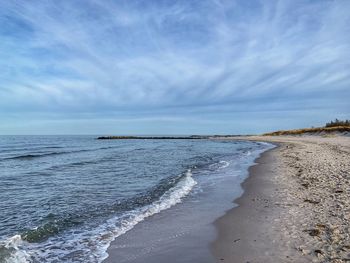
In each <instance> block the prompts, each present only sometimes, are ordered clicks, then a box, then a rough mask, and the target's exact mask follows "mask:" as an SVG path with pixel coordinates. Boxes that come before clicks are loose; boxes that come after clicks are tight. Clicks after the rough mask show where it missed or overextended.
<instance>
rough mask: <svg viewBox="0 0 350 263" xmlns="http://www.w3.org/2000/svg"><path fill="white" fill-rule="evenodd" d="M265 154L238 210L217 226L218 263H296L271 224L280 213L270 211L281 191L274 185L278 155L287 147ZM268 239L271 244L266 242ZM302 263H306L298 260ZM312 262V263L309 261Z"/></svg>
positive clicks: (247, 183)
mask: <svg viewBox="0 0 350 263" xmlns="http://www.w3.org/2000/svg"><path fill="white" fill-rule="evenodd" d="M274 145H275V146H276V147H275V148H273V149H270V150H267V151H266V152H264V153H262V154H261V156H260V157H258V158H257V159H256V160H255V164H254V165H252V166H250V167H249V170H248V172H249V176H248V177H247V178H246V179H245V180H244V181H243V182H242V184H241V187H242V189H243V194H242V195H241V196H240V197H238V198H237V199H235V200H233V203H234V204H236V206H235V207H233V208H232V209H230V210H229V211H227V212H226V213H225V215H224V216H222V217H220V218H218V219H217V220H216V221H215V222H214V225H215V227H216V229H217V231H218V236H217V238H216V240H215V241H214V242H212V244H211V247H210V249H211V251H212V253H213V255H214V257H215V258H216V259H217V261H218V262H295V260H296V259H295V257H293V259H290V251H288V250H286V248H285V247H282V246H280V245H278V242H279V240H280V239H281V236H279V234H278V233H277V232H275V231H271V230H272V229H271V228H270V225H269V220H270V219H271V218H273V217H278V213H279V212H280V211H275V210H272V209H271V208H270V203H271V202H273V201H275V200H271V195H273V192H274V191H275V188H276V187H278V185H276V184H275V183H273V182H272V181H271V178H270V177H271V174H272V173H273V169H274V167H275V166H276V165H277V160H276V154H278V151H279V150H280V148H281V147H283V146H286V145H285V144H284V143H274ZM267 237H268V238H269V239H271V242H265V241H266V239H267ZM298 262H304V261H302V259H301V258H298ZM305 262H308V261H305Z"/></svg>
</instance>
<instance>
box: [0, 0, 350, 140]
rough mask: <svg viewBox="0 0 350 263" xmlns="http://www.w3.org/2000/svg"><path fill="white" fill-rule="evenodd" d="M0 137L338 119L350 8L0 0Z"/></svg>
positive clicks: (201, 130) (250, 129)
mask: <svg viewBox="0 0 350 263" xmlns="http://www.w3.org/2000/svg"><path fill="white" fill-rule="evenodd" d="M0 6H1V8H0V134H211V133H216V134H233V133H260V132H264V131H271V130H275V129H288V128H297V127H309V126H318V125H323V124H324V122H326V121H329V120H330V119H333V118H336V117H337V118H350V12H349V10H350V1H348V0H343V1H342V0H339V1H337V0H330V1H322V0H312V1H311V0H310V1H307V0H289V1H288V0H281V1H274V0H271V1H265V0H260V1H247V0H245V1H243V0H241V1H238V0H236V1H233V0H230V1H220V0H198V1H196V0H191V1H189V0H183V1H175V0H171V1H170V0H169V1H152V0H149V1H140V0H138V1H136V0H125V1H121V0H114V1H113V0H94V1H92V0H84V1H83V0H80V1H79V0H77V1H72V0H61V1H50V0H45V1H44V0H42V1H35V0H31V1H27V0H24V1H17V0H13V1H7V0H6V1H5V0H0Z"/></svg>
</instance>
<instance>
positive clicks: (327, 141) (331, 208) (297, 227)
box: [211, 136, 350, 263]
mask: <svg viewBox="0 0 350 263" xmlns="http://www.w3.org/2000/svg"><path fill="white" fill-rule="evenodd" d="M233 139H237V138H233ZM239 139H243V140H255V141H266V142H274V143H276V144H278V145H279V147H277V148H275V149H273V150H271V151H268V152H266V153H264V154H263V155H262V156H261V157H260V158H259V159H258V160H257V165H255V166H253V167H251V168H250V171H249V172H250V177H249V178H248V179H247V180H246V181H245V182H244V183H243V185H242V186H243V188H244V190H245V192H244V194H243V195H242V197H241V198H239V199H238V200H236V201H235V203H238V205H239V206H238V207H236V208H233V209H232V210H230V211H228V212H227V213H226V214H225V215H224V216H223V217H221V218H220V219H218V220H217V221H216V222H215V225H216V227H217V230H218V237H217V239H216V240H215V241H214V242H213V243H212V246H211V249H212V252H213V254H214V255H215V258H216V259H217V262H232V263H234V262H249V263H257V262H334V263H338V262H349V261H350V237H349V234H350V229H349V225H350V223H349V222H350V174H349V171H350V137H344V136H336V137H320V136H305V137H291V136H277V137H269V136H261V137H260V136H253V137H240V138H239Z"/></svg>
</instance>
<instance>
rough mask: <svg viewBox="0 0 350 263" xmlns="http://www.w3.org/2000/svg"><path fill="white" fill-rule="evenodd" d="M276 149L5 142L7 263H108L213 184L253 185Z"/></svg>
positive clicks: (0, 237) (62, 139)
mask: <svg viewBox="0 0 350 263" xmlns="http://www.w3.org/2000/svg"><path fill="white" fill-rule="evenodd" d="M272 147H273V146H272V145H270V144H267V143H261V142H244V141H229V140H96V139H95V137H94V136H0V211H1V212H0V262H102V261H103V260H104V259H105V258H107V256H108V254H107V248H108V246H109V245H110V243H111V241H113V240H114V239H117V238H118V237H120V236H122V235H124V234H126V233H127V232H128V231H129V230H131V229H133V227H135V226H136V225H137V224H138V223H139V222H142V221H144V220H147V218H148V217H150V216H152V215H155V214H158V213H161V212H162V211H164V210H166V209H168V208H171V207H173V206H176V205H177V204H179V203H185V202H187V200H188V199H189V198H190V199H191V201H192V202H193V200H195V201H198V202H200V201H201V200H200V196H201V194H200V193H203V192H205V191H206V189H207V186H208V185H212V183H214V182H216V181H219V180H220V178H224V177H237V176H243V175H244V176H246V173H247V168H248V167H249V166H250V165H252V164H253V161H254V159H255V158H257V157H258V156H259V154H261V153H262V152H263V151H266V150H267V149H270V148H272ZM239 183H241V180H237V184H239ZM197 199H198V200H197ZM193 203H194V204H195V203H196V202H193Z"/></svg>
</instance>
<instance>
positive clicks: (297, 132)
mask: <svg viewBox="0 0 350 263" xmlns="http://www.w3.org/2000/svg"><path fill="white" fill-rule="evenodd" d="M345 132H349V133H350V127H349V126H336V127H317V128H305V129H296V130H285V131H276V132H270V133H265V134H263V135H264V136H279V135H303V134H322V133H324V134H332V133H345Z"/></svg>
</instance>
